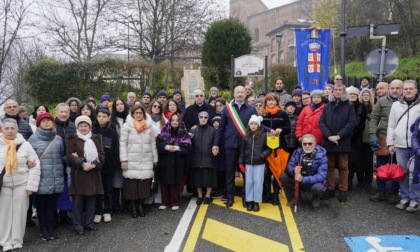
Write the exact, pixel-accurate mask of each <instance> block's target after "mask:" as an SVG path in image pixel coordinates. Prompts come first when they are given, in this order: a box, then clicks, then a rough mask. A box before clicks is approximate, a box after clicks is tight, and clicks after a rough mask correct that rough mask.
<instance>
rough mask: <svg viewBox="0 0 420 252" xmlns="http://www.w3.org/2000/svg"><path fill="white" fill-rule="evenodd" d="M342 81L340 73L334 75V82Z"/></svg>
mask: <svg viewBox="0 0 420 252" xmlns="http://www.w3.org/2000/svg"><path fill="white" fill-rule="evenodd" d="M337 83H343V77H342V76H341V75H336V76H334V84H337Z"/></svg>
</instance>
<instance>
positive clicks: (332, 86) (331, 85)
mask: <svg viewBox="0 0 420 252" xmlns="http://www.w3.org/2000/svg"><path fill="white" fill-rule="evenodd" d="M325 87H330V88H331V89H332V90H334V85H333V84H327V85H325V86H324V88H325Z"/></svg>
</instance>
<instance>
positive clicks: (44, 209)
mask: <svg viewBox="0 0 420 252" xmlns="http://www.w3.org/2000/svg"><path fill="white" fill-rule="evenodd" d="M36 126H37V127H38V129H37V130H36V131H35V134H33V135H32V136H31V137H30V138H29V139H28V142H29V143H30V144H31V145H32V147H33V148H34V150H35V152H36V154H37V155H38V157H39V159H40V162H41V180H40V182H39V188H38V193H37V194H36V195H35V205H36V208H37V213H38V221H39V229H40V235H41V239H42V240H44V241H46V240H52V239H57V238H58V234H57V232H56V231H55V227H54V218H55V211H56V210H55V206H56V204H57V199H58V195H59V194H60V193H62V192H63V191H64V166H63V162H62V158H63V156H64V145H63V140H62V139H61V137H60V136H57V131H56V130H55V128H54V117H53V116H52V115H51V114H50V113H48V112H47V113H42V114H39V115H38V117H37V119H36Z"/></svg>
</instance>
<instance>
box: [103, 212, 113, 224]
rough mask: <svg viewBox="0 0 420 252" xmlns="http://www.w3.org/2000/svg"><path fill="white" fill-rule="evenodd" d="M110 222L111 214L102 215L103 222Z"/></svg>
mask: <svg viewBox="0 0 420 252" xmlns="http://www.w3.org/2000/svg"><path fill="white" fill-rule="evenodd" d="M111 220H112V219H111V214H109V213H106V214H104V222H110V221H111Z"/></svg>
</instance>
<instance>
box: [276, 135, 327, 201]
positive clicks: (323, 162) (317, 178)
mask: <svg viewBox="0 0 420 252" xmlns="http://www.w3.org/2000/svg"><path fill="white" fill-rule="evenodd" d="M327 164H328V159H327V151H326V150H325V149H324V148H322V147H321V146H319V145H316V141H315V137H314V136H313V135H311V134H306V135H304V136H303V137H302V149H300V148H299V149H297V150H295V151H294V152H293V154H292V156H291V158H290V160H289V163H288V164H287V168H286V172H285V173H282V174H281V175H280V180H281V182H282V185H283V186H284V191H285V193H286V197H287V199H288V203H287V204H288V205H289V206H294V205H295V202H294V198H293V194H294V192H295V188H294V185H295V181H299V183H300V185H299V190H301V191H311V192H312V207H314V208H317V207H319V206H320V198H321V195H322V194H323V193H324V191H325V187H326V184H327V179H326V178H327V170H328V165H327ZM299 195H300V194H299Z"/></svg>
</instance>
